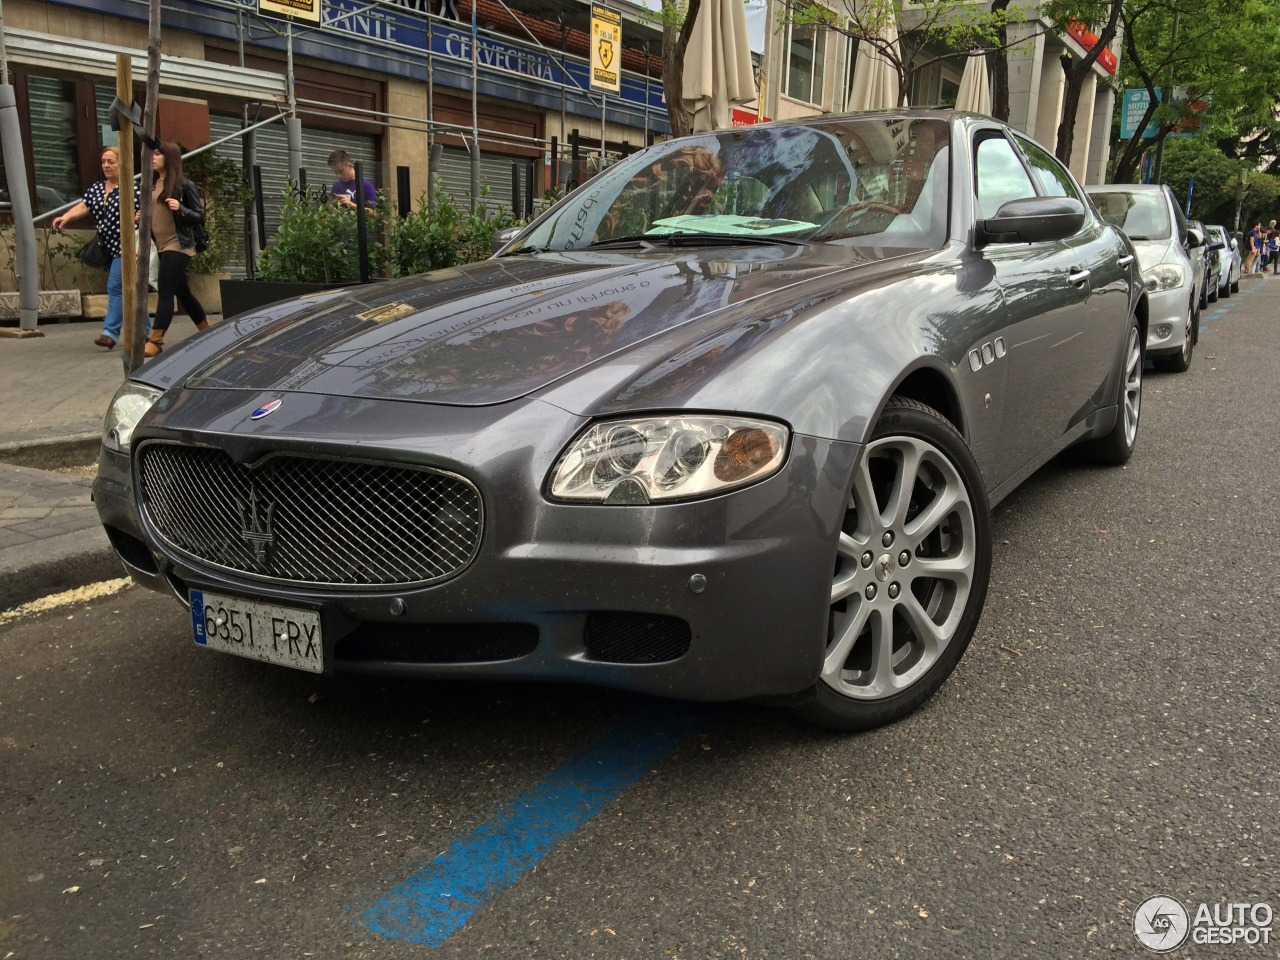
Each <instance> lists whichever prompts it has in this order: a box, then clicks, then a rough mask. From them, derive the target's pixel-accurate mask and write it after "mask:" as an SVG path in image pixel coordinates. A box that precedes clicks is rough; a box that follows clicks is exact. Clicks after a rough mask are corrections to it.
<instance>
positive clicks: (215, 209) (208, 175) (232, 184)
mask: <svg viewBox="0 0 1280 960" xmlns="http://www.w3.org/2000/svg"><path fill="white" fill-rule="evenodd" d="M183 172H184V173H185V174H186V175H187V177H188V178H190V179H191V181H192V182H193V183H195V185H196V188H197V189H198V190H199V191H200V198H201V200H202V202H203V203H204V227H205V232H206V233H207V234H208V236H209V246H208V248H207V249H206V250H205V251H204V252H203V253H198V254H196V255H195V257H194V258H193V259H192V261H191V263H190V265H189V266H188V267H187V283H188V285H190V287H191V292H192V293H194V294H195V296H196V299H197V300H199V301H200V303H201V304H202V305H203V306H204V308H205V310H206V311H207V312H209V313H222V312H223V310H222V287H221V282H222V281H223V280H228V279H230V277H231V274H229V273H227V272H226V269H227V264H228V263H229V262H230V260H231V257H232V255H233V254H234V253H235V250H236V243H237V240H238V237H239V233H240V222H241V218H242V217H243V216H244V212H245V210H246V209H247V208H248V205H249V202H250V201H251V200H252V199H253V191H252V190H251V189H250V188H249V183H248V181H247V180H246V179H245V175H244V171H243V170H241V169H240V165H239V164H237V163H235V162H233V161H231V160H228V159H226V158H225V157H219V156H217V155H216V154H214V152H213V151H212V150H206V151H205V152H204V153H198V154H196V155H195V156H194V157H190V158H189V159H188V160H187V161H186V162H185V163H184V165H183Z"/></svg>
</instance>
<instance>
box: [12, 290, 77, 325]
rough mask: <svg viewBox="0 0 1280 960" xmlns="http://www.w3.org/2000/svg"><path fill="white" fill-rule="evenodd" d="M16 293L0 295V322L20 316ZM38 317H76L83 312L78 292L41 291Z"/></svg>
mask: <svg viewBox="0 0 1280 960" xmlns="http://www.w3.org/2000/svg"><path fill="white" fill-rule="evenodd" d="M19 296H20V294H17V293H0V320H17V319H18V317H19V316H20V310H19V304H18V298H19ZM38 304H39V306H38V308H37V309H38V316H40V317H78V316H80V315H81V313H82V312H83V309H84V308H83V306H82V305H81V303H80V291H79V290H43V291H41V292H40V299H39V301H38Z"/></svg>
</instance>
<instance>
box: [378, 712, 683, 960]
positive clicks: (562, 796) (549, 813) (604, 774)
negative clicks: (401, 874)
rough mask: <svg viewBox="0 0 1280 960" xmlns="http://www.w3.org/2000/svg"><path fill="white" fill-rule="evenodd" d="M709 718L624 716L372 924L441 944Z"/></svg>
mask: <svg viewBox="0 0 1280 960" xmlns="http://www.w3.org/2000/svg"><path fill="white" fill-rule="evenodd" d="M706 718H707V713H706V711H704V710H699V709H698V708H696V707H691V706H689V705H687V704H659V705H657V706H654V707H649V708H646V709H644V710H641V711H638V712H636V713H634V714H631V715H630V716H628V717H624V718H623V719H622V720H621V721H620V722H619V723H618V725H617V726H616V727H614V729H613V730H612V731H610V732H609V733H608V734H606V735H605V736H604V737H603V738H602V739H600V740H599V741H597V742H596V743H595V744H593V745H592V746H590V747H588V748H587V750H585V751H584V752H583V753H581V754H579V755H578V756H577V757H575V758H574V759H572V760H570V761H569V762H568V763H566V764H565V765H564V766H562V767H560V768H559V769H558V770H556V771H554V772H553V773H552V774H551V775H550V776H548V777H547V778H546V779H545V780H543V781H542V782H540V783H538V784H537V785H535V786H533V787H531V788H530V789H529V790H528V791H526V792H525V793H523V794H521V795H520V796H518V797H517V798H516V799H515V800H513V801H512V802H511V803H509V804H508V805H506V806H505V807H503V808H502V809H501V810H499V811H497V812H496V813H495V814H494V815H493V816H492V817H490V818H489V820H488V821H486V822H485V823H483V824H481V825H480V826H479V827H477V828H476V829H475V830H474V831H472V832H471V833H470V834H469V835H468V836H466V837H464V838H462V839H460V840H458V841H456V842H455V843H454V844H453V845H452V846H451V847H450V848H449V849H448V850H447V851H445V852H444V853H442V854H440V856H438V857H436V859H435V860H433V861H432V863H431V865H430V866H428V867H426V868H425V869H423V870H421V871H419V872H418V873H416V874H414V875H413V876H412V877H410V878H409V879H408V880H406V881H404V882H403V883H401V884H400V885H399V886H397V887H396V888H395V889H394V890H392V891H391V892H390V893H388V894H387V895H386V896H384V897H383V898H382V899H381V900H379V901H378V902H377V903H375V904H374V905H373V906H372V907H370V908H369V909H368V910H366V911H365V912H364V914H363V915H362V919H363V921H364V923H365V925H366V926H367V927H368V928H369V929H370V930H372V931H374V932H375V933H378V934H381V935H382V936H384V937H386V938H387V939H389V940H405V941H407V942H409V943H425V944H427V945H428V946H431V947H438V946H440V945H441V944H442V943H444V942H445V941H446V940H448V939H449V937H451V936H452V935H453V934H454V933H456V932H457V931H458V930H460V929H461V928H462V927H463V926H465V925H466V923H467V920H468V919H469V918H470V917H471V915H472V914H473V913H475V912H476V911H477V910H479V909H480V908H481V907H482V906H484V904H485V902H486V901H487V900H489V899H490V898H492V897H493V896H494V895H496V894H498V893H500V892H502V891H503V890H505V889H507V888H508V887H510V886H512V885H513V884H515V882H516V881H517V880H519V879H520V877H521V876H523V875H524V874H525V873H526V872H527V871H528V870H529V868H530V867H532V866H533V865H534V864H536V863H537V862H538V861H539V860H541V859H542V858H543V857H544V856H546V854H547V853H549V852H550V851H551V850H552V848H554V847H555V846H556V844H558V843H559V842H560V841H561V840H563V839H564V838H565V837H568V836H570V835H571V834H573V833H575V832H576V831H577V830H578V829H579V828H580V827H582V826H583V824H585V823H587V822H588V821H590V820H591V819H592V818H593V817H595V816H596V815H597V814H599V813H600V812H601V811H602V810H604V808H605V807H607V806H608V805H609V804H610V803H612V802H613V801H614V800H615V799H616V798H617V797H618V796H619V795H620V794H621V793H622V792H623V791H624V790H626V789H627V787H629V786H631V785H632V784H633V783H635V782H636V781H637V780H639V779H640V778H641V777H642V776H644V775H645V774H646V773H647V772H648V771H649V770H650V769H652V767H653V765H654V764H655V763H657V762H658V761H660V760H662V759H663V758H664V757H666V756H667V754H669V753H670V752H671V751H672V750H673V749H674V748H675V745H676V744H677V743H678V742H679V741H680V740H682V739H683V738H684V737H687V736H688V735H689V734H691V733H693V732H695V731H696V730H697V729H698V728H699V727H701V726H702V725H703V723H705V722H706Z"/></svg>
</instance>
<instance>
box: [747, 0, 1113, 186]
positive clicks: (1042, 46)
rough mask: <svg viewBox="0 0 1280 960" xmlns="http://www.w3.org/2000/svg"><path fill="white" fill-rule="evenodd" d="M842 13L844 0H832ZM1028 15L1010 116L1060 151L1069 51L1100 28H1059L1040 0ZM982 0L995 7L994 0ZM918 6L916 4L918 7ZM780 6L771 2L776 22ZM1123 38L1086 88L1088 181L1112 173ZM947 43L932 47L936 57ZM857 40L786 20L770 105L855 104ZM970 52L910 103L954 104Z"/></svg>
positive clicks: (1083, 118)
mask: <svg viewBox="0 0 1280 960" xmlns="http://www.w3.org/2000/svg"><path fill="white" fill-rule="evenodd" d="M828 2H829V3H830V6H831V9H832V11H833V12H834V13H836V14H837V15H839V14H840V11H841V10H842V9H843V4H842V3H841V2H840V0H828ZM1019 5H1020V6H1021V7H1022V10H1023V13H1024V19H1023V21H1022V22H1021V23H1015V24H1012V25H1010V26H1009V28H1008V34H1009V41H1010V44H1011V46H1010V48H1009V49H1008V50H1007V51H1004V52H1003V53H993V54H989V55H988V57H989V58H992V57H997V56H1003V57H1005V58H1006V60H1007V63H1008V67H1009V123H1010V125H1011V126H1013V127H1015V128H1017V129H1018V130H1020V131H1022V132H1023V133H1026V134H1027V135H1028V136H1030V137H1032V138H1033V139H1035V140H1036V141H1038V142H1039V143H1040V144H1041V145H1042V146H1044V147H1045V148H1046V149H1048V150H1049V151H1050V152H1053V151H1054V149H1055V147H1056V146H1057V139H1058V127H1059V125H1060V124H1061V122H1062V103H1063V95H1064V92H1065V90H1066V73H1065V71H1064V70H1063V67H1062V58H1063V57H1064V56H1068V55H1069V56H1071V57H1084V56H1085V55H1086V54H1087V52H1088V48H1089V47H1091V46H1092V45H1093V42H1094V39H1095V38H1094V37H1093V35H1092V34H1091V33H1090V32H1089V31H1088V30H1087V29H1085V28H1083V27H1073V28H1072V29H1071V30H1070V31H1067V32H1058V31H1056V30H1055V29H1054V28H1053V26H1052V25H1051V24H1050V23H1048V22H1047V21H1045V20H1044V19H1042V18H1041V17H1040V15H1039V5H1038V3H1037V2H1036V0H1021V2H1020V4H1019ZM975 6H986V7H989V6H990V3H989V0H987V2H985V3H976V4H975ZM903 7H904V9H903V12H902V21H901V27H902V29H903V30H904V31H909V30H911V28H912V26H913V22H914V23H918V22H919V13H918V5H916V4H913V3H911V2H910V0H906V2H905V3H904V4H903ZM913 8H915V9H913ZM780 10H781V7H780V6H778V7H777V8H776V9H774V8H771V11H770V17H771V21H770V22H773V23H778V22H779V20H781V19H785V18H780V17H779V16H778V14H779V12H780ZM1119 50H1120V39H1119V38H1117V39H1116V40H1115V41H1114V42H1113V43H1112V44H1111V46H1110V48H1109V49H1108V50H1107V51H1104V54H1103V55H1102V56H1101V57H1099V58H1098V60H1097V61H1096V62H1095V63H1094V64H1093V67H1092V74H1091V76H1090V78H1089V79H1088V80H1086V82H1085V85H1084V89H1083V90H1082V92H1081V98H1080V106H1079V109H1078V110H1077V112H1076V127H1075V131H1074V140H1073V145H1072V155H1071V161H1070V164H1069V165H1070V167H1071V170H1072V172H1073V173H1074V174H1075V175H1076V177H1077V178H1078V179H1079V180H1080V181H1081V182H1082V183H1102V182H1103V181H1104V180H1105V179H1106V173H1107V160H1108V151H1109V144H1110V135H1111V120H1112V114H1113V113H1114V110H1115V89H1114V86H1113V83H1112V81H1113V80H1114V78H1115V76H1116V70H1117V68H1118V54H1119ZM943 52H945V51H943V50H940V49H933V50H929V51H928V53H927V56H928V57H929V58H932V57H934V56H937V55H938V54H939V53H943ZM857 55H858V51H857V43H856V42H855V41H853V40H851V39H849V38H848V37H845V36H843V35H841V34H840V33H838V32H836V31H834V30H823V29H817V28H815V27H813V26H806V27H796V26H793V25H790V24H783V25H782V26H780V27H778V28H777V29H775V30H772V31H770V32H769V34H768V41H767V46H766V48H765V51H764V73H765V84H764V113H765V114H766V115H768V116H770V117H773V118H777V119H789V118H794V117H804V116H812V115H814V114H819V113H840V112H843V111H845V110H846V109H848V106H849V94H850V90H851V88H852V83H853V70H854V66H855V64H856V62H857ZM963 70H964V58H963V57H956V58H954V59H949V60H944V61H941V62H938V63H934V64H932V65H930V66H928V67H925V68H923V69H921V70H919V71H917V72H916V73H915V74H914V76H913V77H912V82H911V87H910V90H909V91H908V96H907V102H908V104H909V105H910V106H946V105H950V104H954V103H955V100H956V94H957V93H958V92H959V89H960V78H961V75H962V73H963Z"/></svg>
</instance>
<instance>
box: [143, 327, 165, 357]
mask: <svg viewBox="0 0 1280 960" xmlns="http://www.w3.org/2000/svg"><path fill="white" fill-rule="evenodd" d="M163 350H164V331H163V330H152V331H151V334H150V336H148V337H147V345H146V349H145V350H144V351H143V352H144V353H145V354H146V355H147V356H148V357H158V356H160V353H161V351H163Z"/></svg>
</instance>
